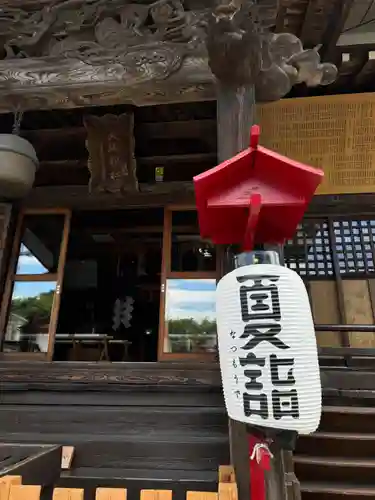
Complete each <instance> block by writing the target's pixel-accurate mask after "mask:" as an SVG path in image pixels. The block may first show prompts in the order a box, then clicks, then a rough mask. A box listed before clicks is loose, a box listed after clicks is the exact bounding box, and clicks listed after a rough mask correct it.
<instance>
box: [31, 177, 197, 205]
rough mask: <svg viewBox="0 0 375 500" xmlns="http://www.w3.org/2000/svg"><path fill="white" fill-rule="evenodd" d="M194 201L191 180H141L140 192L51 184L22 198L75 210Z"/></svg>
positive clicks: (38, 203)
mask: <svg viewBox="0 0 375 500" xmlns="http://www.w3.org/2000/svg"><path fill="white" fill-rule="evenodd" d="M169 204H183V205H192V204H194V191H193V183H192V182H163V183H160V184H142V183H141V184H140V192H139V193H126V194H123V195H114V194H111V193H100V194H90V193H89V191H88V187H87V186H49V187H37V188H34V189H33V190H32V191H31V193H30V195H29V196H28V197H27V198H26V199H25V200H24V201H23V203H22V205H23V206H24V207H30V208H37V207H40V208H52V207H67V208H71V209H75V210H99V209H100V210H115V209H123V208H149V207H163V206H165V205H169Z"/></svg>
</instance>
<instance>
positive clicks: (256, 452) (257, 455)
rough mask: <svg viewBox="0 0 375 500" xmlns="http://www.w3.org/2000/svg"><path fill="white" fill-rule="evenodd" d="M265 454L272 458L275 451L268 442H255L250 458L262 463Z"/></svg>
mask: <svg viewBox="0 0 375 500" xmlns="http://www.w3.org/2000/svg"><path fill="white" fill-rule="evenodd" d="M263 454H266V455H268V456H269V457H270V459H272V458H273V453H272V452H271V450H270V449H269V447H268V444H266V443H255V445H254V448H253V451H252V452H251V455H250V460H256V461H257V464H260V463H261V461H262V457H263Z"/></svg>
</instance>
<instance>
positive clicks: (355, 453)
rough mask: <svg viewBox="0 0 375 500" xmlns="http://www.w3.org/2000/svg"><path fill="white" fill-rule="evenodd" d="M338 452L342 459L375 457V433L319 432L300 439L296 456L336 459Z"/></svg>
mask: <svg viewBox="0 0 375 500" xmlns="http://www.w3.org/2000/svg"><path fill="white" fill-rule="evenodd" d="M338 452H339V453H340V457H342V458H373V457H375V433H374V434H361V433H354V432H351V433H346V432H323V431H318V432H315V433H314V434H311V435H310V436H300V437H299V438H298V440H297V446H296V452H295V455H296V456H299V455H310V456H316V455H317V454H318V453H319V456H321V457H335V456H337V453H338Z"/></svg>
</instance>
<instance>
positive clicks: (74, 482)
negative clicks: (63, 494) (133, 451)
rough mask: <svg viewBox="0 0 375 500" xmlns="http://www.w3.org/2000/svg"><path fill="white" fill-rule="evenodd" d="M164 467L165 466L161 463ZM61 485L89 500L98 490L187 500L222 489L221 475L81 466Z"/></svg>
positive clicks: (134, 496)
mask: <svg viewBox="0 0 375 500" xmlns="http://www.w3.org/2000/svg"><path fill="white" fill-rule="evenodd" d="M160 465H161V466H163V464H160ZM58 486H60V487H63V488H77V487H79V488H83V489H84V490H85V498H95V497H94V496H93V493H94V491H95V489H96V488H98V487H107V488H110V487H113V488H116V487H121V488H126V489H127V499H128V500H136V499H137V500H139V498H140V497H139V492H140V491H141V490H172V492H173V497H172V498H173V500H186V492H187V491H212V492H217V490H218V473H217V470H214V471H184V470H172V469H165V468H164V469H159V470H158V469H113V468H106V467H100V468H88V467H80V468H75V469H72V470H70V471H64V472H62V474H61V478H60V481H59V483H58Z"/></svg>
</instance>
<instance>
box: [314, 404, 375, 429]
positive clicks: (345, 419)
mask: <svg viewBox="0 0 375 500" xmlns="http://www.w3.org/2000/svg"><path fill="white" fill-rule="evenodd" d="M359 429H360V431H361V433H375V408H374V407H372V408H371V407H359V406H324V407H323V414H322V418H321V421H320V425H319V430H320V431H329V432H358V430H359Z"/></svg>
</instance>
